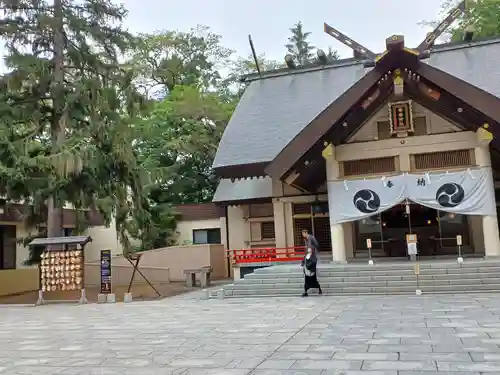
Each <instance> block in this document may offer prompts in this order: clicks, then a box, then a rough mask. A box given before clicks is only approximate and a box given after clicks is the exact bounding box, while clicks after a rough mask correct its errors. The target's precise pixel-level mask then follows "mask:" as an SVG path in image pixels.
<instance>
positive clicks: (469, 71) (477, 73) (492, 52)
mask: <svg viewBox="0 0 500 375" xmlns="http://www.w3.org/2000/svg"><path fill="white" fill-rule="evenodd" d="M426 63H428V64H429V65H432V66H433V67H435V68H438V69H440V70H442V71H445V72H446V73H449V74H451V75H454V76H455V77H457V78H460V79H462V80H464V81H466V82H468V83H470V84H471V85H474V86H477V87H479V88H480V89H483V90H484V91H486V92H489V93H490V94H493V95H495V96H498V97H500V40H499V39H496V40H491V41H484V42H477V43H475V44H472V45H471V46H467V45H466V46H461V48H458V47H451V46H450V47H441V48H440V49H438V50H437V51H435V52H434V53H432V54H431V57H430V59H428V60H427V61H426Z"/></svg>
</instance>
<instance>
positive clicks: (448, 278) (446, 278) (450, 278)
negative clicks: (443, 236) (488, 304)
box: [235, 273, 500, 285]
mask: <svg viewBox="0 0 500 375" xmlns="http://www.w3.org/2000/svg"><path fill="white" fill-rule="evenodd" d="M416 279H417V277H416V276H415V275H411V276H371V277H370V276H363V277H319V280H320V282H323V283H328V284H333V283H365V282H378V283H388V282H394V283H399V282H405V281H415V280H416ZM496 279H500V275H499V274H496V273H484V274H483V273H482V274H477V273H476V274H464V275H439V276H432V275H420V276H419V280H421V281H428V282H434V283H441V282H447V283H451V282H456V281H457V280H458V281H460V280H467V282H469V280H485V282H492V280H493V281H494V280H496ZM303 281H304V277H303V276H302V277H293V278H288V279H284V278H275V279H241V280H237V281H236V282H235V284H242V285H266V284H267V285H268V284H285V283H288V284H290V283H299V284H300V283H302V282H303ZM471 282H472V281H471Z"/></svg>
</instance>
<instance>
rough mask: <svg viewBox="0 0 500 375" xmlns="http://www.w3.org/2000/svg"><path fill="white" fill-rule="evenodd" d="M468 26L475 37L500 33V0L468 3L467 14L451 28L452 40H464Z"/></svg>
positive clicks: (480, 0) (478, 0) (481, 0)
mask: <svg viewBox="0 0 500 375" xmlns="http://www.w3.org/2000/svg"><path fill="white" fill-rule="evenodd" d="M468 27H472V29H473V30H474V39H478V38H485V37H494V36H499V35H500V0H475V1H469V2H468V3H467V11H466V13H465V15H464V16H463V17H462V18H461V19H459V20H458V22H457V26H456V27H453V28H451V29H450V33H451V40H462V39H463V36H464V32H465V30H466V29H467V28H468Z"/></svg>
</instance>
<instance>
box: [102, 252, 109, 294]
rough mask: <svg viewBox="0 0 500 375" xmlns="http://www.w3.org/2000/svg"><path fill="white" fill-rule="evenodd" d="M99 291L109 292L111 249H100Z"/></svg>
mask: <svg viewBox="0 0 500 375" xmlns="http://www.w3.org/2000/svg"><path fill="white" fill-rule="evenodd" d="M101 293H102V294H109V293H111V250H101Z"/></svg>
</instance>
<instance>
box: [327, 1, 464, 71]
mask: <svg viewBox="0 0 500 375" xmlns="http://www.w3.org/2000/svg"><path fill="white" fill-rule="evenodd" d="M466 9H467V1H466V0H463V1H461V2H460V3H459V4H458V5H457V6H456V7H455V8H453V9H452V10H451V11H450V12H449V13H448V15H447V16H446V18H445V19H444V20H443V21H441V23H439V25H437V26H436V28H435V29H434V30H433V31H431V32H430V33H428V34H427V36H426V37H425V39H424V40H423V41H422V42H421V43H420V44H419V45H418V47H416V48H411V49H408V50H409V51H411V52H412V53H413V54H415V55H417V56H418V57H419V58H420V59H424V58H427V57H429V55H430V49H431V48H432V46H433V45H434V43H435V42H436V40H437V39H438V38H439V37H440V36H441V35H442V34H443V33H444V32H445V31H446V29H447V28H448V27H449V26H450V25H451V24H452V23H453V22H454V21H455V20H456V19H458V18H459V17H460V16H461V15H462V14H464V13H465V10H466ZM324 30H325V33H327V34H328V35H330V36H332V37H333V38H335V39H337V40H338V41H339V42H341V43H343V44H344V45H346V46H347V47H349V48H351V49H352V50H353V51H354V57H356V58H358V59H363V60H365V66H366V67H372V66H375V64H376V63H377V61H378V60H380V58H381V57H382V56H383V55H384V54H385V53H386V52H387V51H386V52H384V53H383V54H381V55H377V54H376V53H374V52H373V51H371V50H370V49H368V48H366V47H365V46H363V45H362V44H360V43H358V42H356V41H355V40H354V39H352V38H349V37H348V36H347V35H345V34H344V33H342V32H340V31H339V30H337V29H335V28H334V27H332V26H330V25H328V24H327V23H325V24H324ZM468 37H470V38H471V37H472V35H471V34H470V31H469V33H468ZM396 38H397V39H402V37H401V36H393V37H390V38H388V39H387V42H386V44H388V42H389V41H391V40H392V41H394V40H395V39H396Z"/></svg>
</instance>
